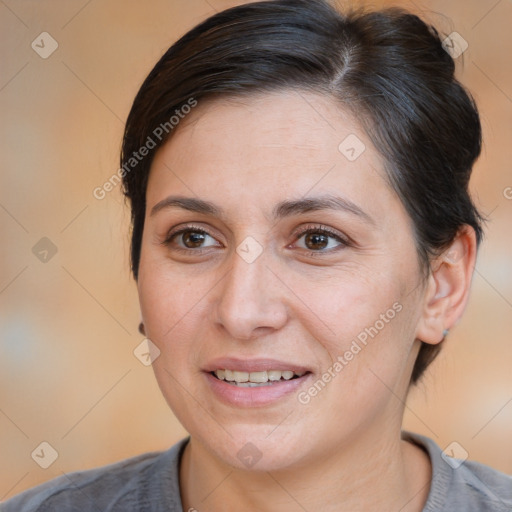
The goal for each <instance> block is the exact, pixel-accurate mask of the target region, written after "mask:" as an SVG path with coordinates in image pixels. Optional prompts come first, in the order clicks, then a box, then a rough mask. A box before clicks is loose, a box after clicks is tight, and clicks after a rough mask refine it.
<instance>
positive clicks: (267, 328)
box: [217, 251, 288, 340]
mask: <svg viewBox="0 0 512 512" xmlns="http://www.w3.org/2000/svg"><path fill="white" fill-rule="evenodd" d="M269 260H270V258H267V257H266V254H265V251H263V253H262V254H261V255H260V256H259V257H258V258H257V259H256V260H254V261H252V262H251V263H248V262H247V261H245V260H244V259H243V258H242V257H241V256H240V255H239V254H238V253H236V252H235V251H233V255H232V265H231V266H230V270H229V271H228V272H227V274H226V276H225V277H224V279H222V280H221V283H219V284H221V286H220V287H219V298H218V301H217V322H218V324H219V325H220V326H221V327H222V328H224V329H225V330H226V331H227V333H228V334H229V336H230V337H231V338H233V339H238V340H251V339H254V338H256V337H258V336H261V335H264V334H269V333H271V332H273V331H274V330H278V329H280V328H282V327H283V326H284V325H285V323H286V321H287V318H288V308H287V300H286V291H287V288H286V286H285V285H284V284H283V283H282V282H281V280H280V279H279V278H278V273H277V272H276V270H271V268H270V266H269Z"/></svg>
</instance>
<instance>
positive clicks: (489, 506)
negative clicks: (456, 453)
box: [402, 432, 512, 512]
mask: <svg viewBox="0 0 512 512" xmlns="http://www.w3.org/2000/svg"><path fill="white" fill-rule="evenodd" d="M402 437H403V438H404V439H407V440H409V441H412V442H414V443H416V444H418V445H420V446H422V447H423V448H424V449H425V450H426V451H427V453H428V454H429V456H430V460H431V463H432V481H431V486H430V493H429V495H428V499H427V503H426V504H425V508H424V512H434V511H436V512H439V511H452V510H464V511H465V512H510V511H511V510H512V476H510V475H507V474H505V473H502V472H500V471H497V470H496V469H493V468H491V467H489V466H486V465H485V464H481V463H479V462H475V461H471V460H462V459H457V458H452V457H449V456H447V454H445V453H443V451H442V450H441V448H440V447H439V446H438V445H437V444H436V443H435V442H434V441H433V440H432V439H430V438H428V437H425V436H421V435H419V434H413V433H410V432H403V434H402Z"/></svg>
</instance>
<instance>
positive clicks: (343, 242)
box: [162, 225, 352, 257]
mask: <svg viewBox="0 0 512 512" xmlns="http://www.w3.org/2000/svg"><path fill="white" fill-rule="evenodd" d="M188 232H193V233H201V234H204V235H208V236H210V237H212V238H214V237H213V236H212V235H211V234H210V233H208V231H206V230H205V229H203V228H200V227H199V226H194V225H188V226H185V227H183V228H182V229H180V230H178V231H174V232H170V233H169V234H168V235H167V237H166V238H165V240H164V241H163V242H162V245H165V246H167V247H170V246H171V243H172V241H173V239H174V238H176V237H177V236H179V235H182V234H184V233H188ZM310 233H315V234H322V235H326V236H328V237H331V238H334V239H335V240H336V241H337V242H339V243H340V245H339V246H338V247H336V248H334V249H327V250H323V249H321V250H318V251H312V250H308V249H303V250H304V251H306V252H307V255H308V256H313V257H314V256H319V255H320V256H321V255H323V254H332V253H333V252H335V251H338V250H340V249H343V248H344V247H350V246H351V245H352V243H351V241H350V240H349V239H348V238H346V237H343V236H341V235H340V234H338V233H337V232H335V231H332V230H331V229H329V228H326V227H324V226H314V225H310V226H306V227H305V228H304V229H302V230H301V231H300V232H298V233H296V234H294V241H295V242H296V241H297V240H299V239H300V238H302V237H303V236H304V235H308V234H310ZM172 250H174V251H178V252H181V253H188V254H190V253H191V252H193V253H195V254H198V255H200V254H203V253H204V252H208V250H209V248H206V249H201V248H199V249H185V248H183V247H172Z"/></svg>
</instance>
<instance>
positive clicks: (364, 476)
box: [180, 431, 431, 512]
mask: <svg viewBox="0 0 512 512" xmlns="http://www.w3.org/2000/svg"><path fill="white" fill-rule="evenodd" d="M430 479H431V466H430V460H429V457H428V455H427V454H426V453H425V452H423V450H422V449H421V448H419V447H417V446H415V445H412V444H410V443H408V442H406V441H402V440H401V439H400V436H399V435H397V436H395V437H393V436H388V437H384V436H383V435H382V432H381V433H380V435H379V434H376V433H375V432H374V431H368V432H366V433H364V434H363V435H361V433H358V434H357V439H356V440H351V441H350V442H347V443H345V444H344V445H343V446H339V447H338V448H337V449H333V450H331V451H330V453H329V454H323V455H322V456H321V457H319V458H318V459H316V460H315V461H313V462H309V463H308V464H302V465H293V466H289V467H287V468H286V469H282V470H279V471H255V470H254V469H253V470H240V469H236V468H233V467H232V466H229V465H227V464H225V463H224V462H223V461H221V460H219V459H218V458H217V457H215V456H214V455H212V454H211V452H209V451H208V450H206V449H205V448H204V446H203V445H202V444H201V443H200V442H198V441H196V440H195V439H194V438H191V440H190V442H189V443H188V445H187V447H186V448H185V451H184V453H183V457H182V461H181V466H180V487H181V495H182V502H183V510H187V511H188V510H197V511H200V512H217V511H221V510H222V511H225V512H234V511H235V510H236V511H237V512H238V511H239V510H241V509H242V510H244V509H245V510H259V511H262V512H267V511H268V512H270V511H275V510H279V512H297V511H304V510H322V512H331V511H332V512H334V511H336V512H348V511H350V512H356V511H367V510H400V511H401V512H421V510H423V506H424V504H425V502H426V499H427V495H428V491H429V483H430Z"/></svg>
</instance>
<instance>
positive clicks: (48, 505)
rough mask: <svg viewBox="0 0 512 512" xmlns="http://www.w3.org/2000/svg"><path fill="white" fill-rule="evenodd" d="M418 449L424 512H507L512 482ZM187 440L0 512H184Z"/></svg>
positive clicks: (73, 477) (31, 494) (37, 491)
mask: <svg viewBox="0 0 512 512" xmlns="http://www.w3.org/2000/svg"><path fill="white" fill-rule="evenodd" d="M402 438H404V439H407V440H409V441H411V442H414V443H416V444H417V445H419V446H421V447H423V449H425V450H426V452H427V453H428V454H429V456H430V460H431V462H432V481H431V484H430V492H429V495H428V499H427V503H426V504H425V507H424V509H423V512H434V511H435V512H477V511H478V512H511V511H512V476H508V475H505V474H504V473H500V472H499V471H496V470H494V469H492V468H490V467H488V466H485V465H484V464H480V463H478V462H472V461H469V460H466V461H464V462H462V461H460V460H458V459H446V458H443V456H442V452H441V449H440V448H439V446H438V445H437V444H436V443H435V442H434V441H432V440H431V439H429V438H427V437H424V436H421V435H419V434H412V433H410V432H402ZM188 440H189V438H185V439H182V440H181V441H179V442H178V443H176V444H175V445H174V446H172V447H171V448H170V449H169V450H167V451H164V452H153V453H146V454H144V455H138V456H136V457H132V458H130V459H126V460H123V461H121V462H117V463H115V464H110V465H108V466H104V467H101V468H96V469H90V470H87V471H79V472H74V473H69V474H67V475H64V476H61V477H58V478H56V479H54V480H51V481H49V482H47V483H45V484H42V485H40V486H38V487H35V488H33V489H29V490H27V491H25V492H23V493H21V494H19V495H18V496H15V497H14V498H11V499H10V500H8V501H6V502H4V503H3V504H0V511H1V512H46V511H48V512H50V511H52V512H54V511H58V512H75V511H76V512H131V511H133V512H135V511H136V512H149V511H166V512H184V511H183V507H182V504H181V498H180V491H179V480H178V476H179V463H180V457H181V454H182V453H183V449H184V448H185V445H186V444H187V442H188Z"/></svg>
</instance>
